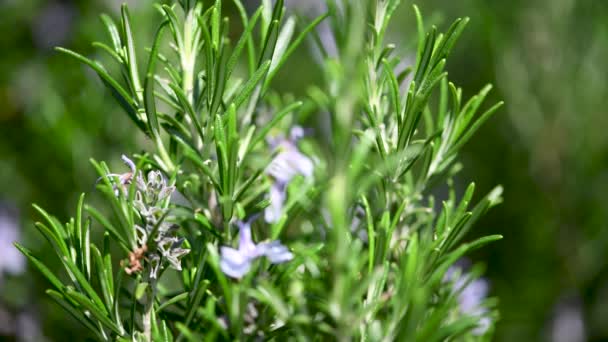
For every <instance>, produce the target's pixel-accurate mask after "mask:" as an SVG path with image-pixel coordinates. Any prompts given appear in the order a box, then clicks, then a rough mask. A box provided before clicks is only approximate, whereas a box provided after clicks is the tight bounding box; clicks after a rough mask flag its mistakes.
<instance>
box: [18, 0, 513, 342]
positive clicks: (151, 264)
mask: <svg viewBox="0 0 608 342" xmlns="http://www.w3.org/2000/svg"><path fill="white" fill-rule="evenodd" d="M398 4H399V1H397V0H386V1H369V2H360V3H358V2H348V3H340V4H338V3H335V2H330V3H329V4H328V9H329V12H328V13H327V14H325V15H322V16H320V17H318V18H317V19H315V20H314V21H312V22H311V23H310V24H309V25H307V26H305V27H304V28H302V30H301V31H300V32H299V33H298V34H297V35H296V34H295V31H296V20H295V17H293V16H288V14H287V13H286V10H285V8H284V6H283V1H277V2H276V4H275V5H274V6H271V4H270V1H263V3H262V6H261V7H260V8H259V9H258V10H257V11H255V12H254V13H253V14H252V15H251V16H249V15H248V14H247V12H246V11H245V9H244V7H243V5H242V4H241V3H240V2H239V1H238V0H235V6H236V8H237V10H238V11H239V13H240V16H241V20H242V27H243V31H242V33H241V35H240V37H238V39H237V40H236V44H232V43H231V35H230V32H231V31H230V28H231V26H230V23H229V20H228V17H225V16H224V14H223V12H222V11H223V6H225V4H223V2H222V1H220V0H217V1H215V3H213V4H206V5H203V3H201V2H194V1H180V2H179V5H173V6H169V5H158V6H157V7H156V8H157V9H158V12H159V13H160V15H161V16H162V18H161V20H160V24H159V25H158V28H157V30H156V34H155V36H154V39H153V43H152V47H151V48H150V49H149V50H148V56H147V58H143V60H146V61H147V64H146V65H145V67H144V68H143V69H145V70H146V71H145V75H144V77H143V78H142V77H141V76H140V68H139V67H138V62H141V61H142V57H141V56H142V55H144V54H143V53H140V51H139V50H138V48H137V44H136V42H137V40H136V39H135V38H134V34H133V27H132V25H131V19H130V15H129V12H128V10H127V7H126V6H123V7H122V10H121V20H120V22H119V23H118V24H116V23H115V22H114V20H113V19H111V18H110V17H109V16H103V17H102V20H103V23H104V24H105V26H106V28H107V30H108V32H109V35H110V40H111V46H108V45H106V44H104V43H95V44H94V45H95V46H96V47H99V48H101V49H102V50H104V51H106V52H108V53H109V55H110V57H112V60H113V62H115V63H117V64H118V72H117V74H118V75H120V76H121V77H117V76H113V75H111V73H110V72H109V71H108V70H112V69H111V68H108V67H105V66H103V65H102V64H101V63H100V62H98V61H95V60H92V59H89V58H87V57H84V56H83V55H81V54H78V53H76V52H73V51H70V50H67V49H63V48H58V50H59V51H61V52H64V53H66V54H67V55H69V56H72V57H74V58H75V59H76V60H78V61H80V62H82V63H84V64H86V65H87V66H89V67H91V68H92V69H93V70H94V71H95V73H96V74H97V75H98V76H99V77H100V78H101V80H102V81H103V84H104V85H105V86H106V87H107V88H108V89H109V91H110V93H111V94H112V95H113V97H114V98H115V99H116V100H117V102H118V103H119V104H120V106H121V107H122V109H124V111H125V112H126V114H127V115H128V117H129V118H130V119H131V121H132V122H133V123H134V124H135V125H134V127H135V128H137V129H139V130H140V131H141V132H143V133H144V134H145V135H146V136H147V137H149V138H150V140H151V142H152V145H150V151H148V153H144V154H140V155H135V157H136V159H137V165H134V164H133V163H132V162H131V161H130V160H129V159H128V158H126V157H125V158H124V159H123V160H125V162H126V163H127V165H128V166H129V167H130V168H131V170H130V172H126V173H118V174H117V173H111V172H110V170H109V168H108V167H107V165H106V164H105V163H103V162H101V163H98V162H95V161H92V164H93V166H94V168H95V169H96V170H97V172H98V174H99V176H100V179H99V182H98V185H97V190H98V191H99V194H101V195H102V196H103V197H104V201H105V202H106V204H107V208H104V209H96V208H95V207H94V206H92V205H89V204H87V203H85V201H84V195H83V196H81V197H80V200H79V202H78V205H77V212H76V218H75V219H72V220H70V221H69V222H68V223H66V224H61V223H60V222H59V221H58V220H57V219H56V218H54V217H53V216H51V215H49V214H48V213H46V212H45V211H44V210H42V209H40V208H38V207H36V209H37V210H38V211H39V212H40V214H41V215H42V216H43V217H44V219H45V222H43V223H38V224H37V225H36V227H37V228H38V230H39V231H40V233H41V234H42V235H43V236H44V237H45V238H46V239H47V240H48V242H49V243H50V244H51V245H52V246H53V247H54V250H55V252H56V254H57V257H58V259H59V260H60V261H61V263H62V266H63V268H64V270H65V273H66V274H67V276H68V279H67V281H66V282H64V281H63V280H62V279H60V278H59V277H57V276H56V275H55V274H53V272H51V271H50V270H49V268H48V267H47V266H45V263H44V262H42V261H41V260H39V259H38V258H36V257H35V256H34V255H33V254H32V253H31V252H30V251H29V250H28V249H26V248H25V247H22V246H18V248H19V249H20V250H21V251H22V252H23V253H24V254H25V255H26V256H27V257H28V258H29V259H30V261H31V262H32V263H33V264H34V265H35V266H36V267H37V268H38V269H39V271H40V272H41V273H42V274H43V275H44V276H45V277H46V278H47V279H48V280H49V282H50V283H51V285H53V286H54V289H52V290H49V291H48V292H47V293H48V294H49V296H51V298H53V299H54V300H55V301H56V302H57V303H58V304H60V305H61V306H62V307H63V308H64V309H65V310H66V311H67V312H69V313H70V314H71V315H72V316H73V317H74V318H76V319H77V320H78V321H79V322H81V323H82V324H83V325H84V326H86V327H87V328H88V329H89V330H90V331H91V333H92V334H93V336H94V337H95V338H96V339H98V340H119V341H120V340H133V341H152V340H154V341H157V340H158V341H173V340H176V341H183V340H189V341H200V340H203V339H205V340H216V339H226V340H235V339H236V340H249V339H252V340H254V339H258V338H263V339H278V340H283V339H287V338H292V337H296V338H298V339H303V340H308V339H331V340H333V339H336V340H350V339H364V340H374V341H376V340H399V341H401V340H406V341H409V340H421V341H435V340H446V339H455V338H461V337H463V338H466V339H474V340H478V339H479V340H487V339H489V338H490V337H491V335H492V331H493V328H492V323H488V326H486V327H485V329H483V331H481V332H479V329H478V328H479V327H480V326H482V323H481V322H482V320H485V319H490V318H492V319H494V318H495V316H496V312H495V311H494V310H493V308H492V305H491V304H492V303H491V301H489V302H487V303H485V304H483V305H482V306H483V309H482V310H481V311H479V312H477V313H472V312H467V311H466V310H465V309H463V308H462V307H460V306H459V300H458V297H459V296H460V295H462V294H463V293H464V292H465V288H464V287H459V286H455V285H454V284H455V283H458V281H455V280H453V279H450V278H449V277H447V274H448V273H449V269H452V268H453V266H454V265H455V264H456V262H457V261H458V260H459V259H461V258H462V257H463V256H464V255H465V254H467V253H469V252H470V251H472V250H474V249H477V248H479V247H482V246H484V245H486V244H487V243H489V242H492V241H495V240H498V239H500V238H501V236H499V235H492V236H486V237H481V238H479V239H476V240H473V241H470V242H466V243H465V242H462V239H463V238H464V237H465V234H466V233H467V232H468V231H469V230H470V229H471V228H472V226H473V225H474V224H475V223H476V222H477V221H478V220H479V218H480V217H481V216H482V215H483V214H484V213H485V212H486V211H487V210H488V209H489V208H491V207H492V206H494V205H496V204H498V203H500V201H501V193H502V188H501V187H497V188H495V189H494V190H492V191H491V192H490V193H489V194H487V195H486V196H485V197H483V198H482V199H481V200H480V201H479V202H478V203H477V204H476V205H472V202H473V201H472V197H473V190H474V186H473V185H471V186H469V188H468V189H467V191H466V192H465V194H464V195H463V196H462V198H461V199H460V200H458V199H457V196H456V194H455V190H454V188H453V186H452V183H451V179H452V177H453V176H454V175H455V174H456V173H457V172H458V170H459V164H457V163H456V162H455V160H456V157H457V153H458V151H459V149H460V148H461V147H462V146H463V145H464V144H465V143H466V142H467V141H468V140H469V139H470V138H471V136H472V134H474V133H475V132H476V130H477V129H478V128H479V127H480V125H481V124H483V123H484V122H485V121H486V120H487V119H488V118H489V117H490V116H491V115H492V114H493V113H494V112H495V111H496V109H497V108H498V106H500V103H499V104H497V105H494V106H492V107H490V108H489V109H487V110H486V111H485V112H484V113H482V114H481V115H478V114H477V112H478V110H479V109H480V107H481V105H482V102H483V100H484V98H485V97H486V95H487V93H488V91H489V89H490V88H489V87H486V88H484V89H482V90H481V91H480V93H479V94H478V95H476V96H474V97H472V98H471V99H470V100H469V101H467V102H465V103H464V105H462V102H463V99H462V91H461V90H460V89H459V88H457V87H456V86H455V85H454V84H452V83H450V82H448V81H447V73H446V72H445V71H444V68H445V65H446V59H447V58H448V57H449V54H450V51H451V49H452V47H453V45H454V43H455V41H456V40H457V39H458V37H459V36H460V34H461V33H462V31H463V29H464V26H465V25H466V23H467V21H468V20H467V19H464V20H460V19H459V20H456V21H455V22H454V24H452V25H451V26H450V27H449V28H448V30H447V31H446V33H444V34H442V33H438V30H437V29H436V28H435V27H433V28H431V29H430V30H429V31H428V32H427V31H425V29H424V27H425V26H424V23H423V21H422V16H421V14H420V12H419V11H418V9H417V8H416V7H414V12H415V16H416V19H417V23H418V28H419V40H418V52H417V55H416V63H415V65H414V66H413V67H412V68H411V69H409V70H407V71H406V72H403V73H399V74H397V73H396V71H395V69H396V66H397V65H398V64H399V63H400V62H401V61H402V58H401V57H399V56H398V54H397V53H396V51H395V48H394V46H392V45H385V43H384V40H385V31H386V28H387V25H388V23H389V20H390V18H391V17H392V15H393V13H394V11H395V10H396V8H397V6H398ZM369 18H374V19H373V20H369ZM321 23H327V25H329V28H330V31H331V32H332V34H333V35H334V37H335V41H336V42H337V50H338V52H339V53H338V55H337V56H329V55H327V54H326V52H322V56H321V59H322V61H323V62H322V65H321V68H322V71H323V75H324V80H325V82H324V83H323V84H320V85H315V86H311V88H310V90H309V94H310V96H309V97H308V98H306V99H302V100H300V101H293V100H292V99H289V98H282V97H281V96H280V95H278V94H276V93H275V92H273V90H272V86H273V83H272V81H273V78H274V77H275V76H276V75H278V73H279V72H281V71H280V70H281V67H282V66H284V65H286V60H287V58H288V57H289V56H290V55H292V54H293V53H294V52H295V51H296V49H297V48H298V46H299V45H300V44H301V43H302V42H304V38H305V36H306V35H309V34H313V35H314V34H316V32H315V28H316V27H317V25H320V24H321ZM167 32H170V35H168V34H166V33H167ZM322 38H323V37H316V40H317V41H320V40H322ZM138 56H140V57H139V58H138ZM242 60H244V61H243V63H244V64H245V68H244V69H245V70H240V69H239V68H238V66H239V63H240V62H241V61H242ZM159 66H160V67H162V68H163V70H162V71H159V70H158V69H159ZM410 71H411V81H409V82H407V89H406V91H405V92H402V90H401V87H402V85H403V84H404V82H406V78H407V77H408V75H409V73H410ZM435 102H436V103H435ZM264 106H268V107H270V109H271V110H270V114H268V113H266V112H265V111H264ZM303 108H306V109H307V110H308V111H310V112H316V113H319V114H318V116H321V115H327V116H328V117H329V125H328V127H325V128H327V130H328V131H329V132H330V134H329V136H328V137H326V141H327V142H328V144H327V145H326V146H323V147H324V148H323V149H321V148H320V145H321V144H322V143H320V142H315V141H314V139H312V138H311V137H310V136H305V137H294V136H292V137H290V138H289V139H288V138H286V136H287V135H288V133H287V132H288V131H290V130H289V128H290V126H296V123H297V122H299V121H300V120H299V117H298V115H299V114H301V112H300V111H301V110H302V109H303ZM277 132H279V133H277ZM293 132H297V131H295V130H294V129H292V130H291V131H290V133H289V134H291V135H294V133H293ZM281 134H282V135H283V136H282V137H281ZM299 138H303V143H302V148H301V150H303V151H305V152H306V153H302V152H301V151H300V147H299V146H298V145H297V144H296V142H297V140H298V139H299ZM273 140H274V141H278V143H276V144H275V145H276V146H273ZM265 142H266V144H265ZM306 144H308V146H312V147H311V148H309V149H305V147H306ZM319 150H322V151H323V152H320V153H319V152H316V151H319ZM309 152H310V153H309ZM285 164H286V165H285ZM308 164H310V165H313V164H314V169H315V170H314V171H313V170H310V174H308V173H309V171H308V168H307V167H306V166H307V165H308ZM276 167H280V168H279V169H278V171H277V169H276ZM144 172H145V173H144ZM145 174H147V177H144V175H145ZM161 174H162V176H161ZM283 177H285V178H286V179H287V180H285V179H283ZM446 183H447V187H448V188H449V192H450V194H449V198H447V199H446V200H445V201H443V202H442V207H441V208H439V207H436V206H435V197H436V196H434V195H433V191H434V189H436V186H437V185H438V184H440V185H444V184H446ZM273 191H274V193H276V192H277V191H278V192H280V195H282V196H284V197H286V201H285V202H284V203H283V202H281V203H279V202H278V199H277V197H276V196H275V197H273ZM267 193H269V195H267ZM277 205H279V211H280V217H279V218H278V220H276V221H272V220H269V219H268V217H267V216H265V220H264V221H266V222H261V221H262V220H261V219H260V220H257V221H255V223H252V222H253V221H252V217H256V215H257V214H259V213H261V212H262V211H264V212H267V211H269V210H273V209H274V208H275V207H276V206H277ZM105 209H109V210H105ZM358 215H359V216H364V220H361V219H360V218H359V217H358ZM243 222H247V223H245V224H244V223H243ZM233 224H236V225H238V226H239V232H240V234H239V235H238V239H237V236H236V235H235V234H233V230H232V226H233ZM244 225H247V227H246V228H243V226H244ZM361 227H363V232H364V235H360V234H358V233H357V231H358V230H359V229H360V228H361ZM251 230H253V232H254V234H253V236H254V237H255V238H256V239H255V240H257V241H263V240H264V238H272V239H275V238H277V237H282V240H283V241H284V242H285V243H286V244H287V245H289V247H290V249H291V251H292V252H289V251H287V250H285V251H283V250H282V248H284V246H283V245H281V244H280V243H278V241H272V242H260V243H258V244H255V243H254V242H253V240H252V236H251ZM93 231H96V232H101V231H102V232H103V234H102V235H103V240H101V242H100V243H97V242H96V241H93V240H92V239H91V232H93ZM246 233H248V234H249V236H246V235H245V234H246ZM142 234H143V235H142ZM236 241H239V249H233V248H229V247H226V246H232V245H234V244H235V243H236ZM96 243H97V244H96ZM98 245H100V246H101V248H100V247H98ZM182 246H183V248H182ZM230 250H232V252H233V253H237V254H238V255H239V256H240V257H241V258H244V259H246V261H245V262H244V264H245V266H243V267H246V270H245V271H244V272H242V273H243V274H242V277H235V276H234V275H232V274H231V273H230V272H228V271H227V270H229V269H228V268H227V267H234V268H238V267H237V266H239V265H237V266H226V265H227V264H229V262H230V260H228V259H229V256H228V253H229V251H230ZM278 250H280V251H283V257H285V258H286V259H285V260H281V261H276V260H275V259H273V258H277V254H276V253H279V252H277V251H278ZM273 253H275V254H273ZM262 255H264V256H266V257H267V259H268V260H265V259H262V260H258V258H259V257H261V256H262ZM288 259H291V260H289V261H288ZM284 261H288V262H286V263H284V264H281V265H275V264H279V263H283V262H284ZM169 266H170V267H171V268H172V269H170V268H169ZM240 266H242V265H240ZM232 271H234V272H236V271H235V270H234V269H233V270H232ZM475 276H477V275H475ZM475 276H470V277H465V276H463V279H464V278H466V282H467V283H470V282H472V281H475V280H474V278H475ZM231 278H237V279H238V280H235V279H231ZM478 300H479V301H481V299H478ZM480 305H481V304H480Z"/></svg>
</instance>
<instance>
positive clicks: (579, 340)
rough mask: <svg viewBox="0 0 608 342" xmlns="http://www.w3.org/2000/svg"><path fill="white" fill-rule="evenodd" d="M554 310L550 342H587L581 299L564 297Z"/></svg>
mask: <svg viewBox="0 0 608 342" xmlns="http://www.w3.org/2000/svg"><path fill="white" fill-rule="evenodd" d="M554 310H555V311H554V313H553V319H552V320H551V327H550V328H551V329H550V331H549V332H550V338H549V339H548V340H549V341H551V342H583V341H587V332H586V329H585V319H584V318H585V317H584V315H583V308H582V304H581V300H580V298H578V297H564V298H562V299H560V300H559V302H558V303H557V305H556V306H555V309H554Z"/></svg>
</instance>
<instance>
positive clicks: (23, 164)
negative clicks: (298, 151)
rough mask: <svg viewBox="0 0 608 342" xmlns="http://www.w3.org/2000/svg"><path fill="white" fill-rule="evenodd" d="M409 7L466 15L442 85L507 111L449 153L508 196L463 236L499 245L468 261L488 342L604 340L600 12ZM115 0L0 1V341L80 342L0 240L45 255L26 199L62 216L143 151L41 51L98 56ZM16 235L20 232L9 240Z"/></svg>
mask: <svg viewBox="0 0 608 342" xmlns="http://www.w3.org/2000/svg"><path fill="white" fill-rule="evenodd" d="M309 1H312V0H302V1H300V2H299V3H300V4H303V3H307V4H309ZM250 2H253V1H250ZM296 2H297V1H291V3H296ZM148 4H149V3H148V2H146V1H131V2H130V8H131V10H132V16H133V18H134V24H135V29H136V31H135V35H136V37H138V38H140V39H139V40H140V43H141V44H142V47H143V45H146V44H149V42H150V39H151V36H152V32H153V30H154V28H155V25H156V22H155V21H156V20H157V19H158V17H157V16H156V13H155V12H154V10H153V9H152V8H151V6H149V5H148ZM410 4H411V3H410V2H407V1H403V4H402V6H401V8H400V10H399V15H398V16H397V17H396V18H395V19H394V20H393V24H392V27H391V33H390V35H389V41H390V42H392V43H395V44H396V45H397V46H398V48H399V49H400V50H401V51H402V52H403V53H405V54H408V51H413V49H414V45H413V44H414V39H415V32H414V31H413V30H414V27H415V25H414V17H413V12H412V10H411V7H410ZM417 4H418V5H419V6H420V8H421V10H422V12H423V14H425V17H426V20H427V22H429V23H434V24H436V25H437V26H439V27H441V28H445V27H446V26H447V25H448V24H449V22H451V21H452V20H453V19H455V18H456V17H462V16H469V17H470V18H471V22H470V24H469V27H468V28H467V30H465V33H464V34H463V36H462V38H461V40H460V42H459V43H458V44H457V46H456V49H455V51H454V53H453V55H452V56H451V58H450V59H449V60H448V70H449V73H450V80H452V81H453V82H455V83H456V84H457V85H460V86H462V87H463V90H464V94H465V95H466V96H467V97H469V96H471V95H473V94H474V93H475V92H476V91H478V90H479V89H480V88H481V87H482V86H483V85H484V84H486V83H488V82H490V83H493V84H494V85H495V91H493V93H492V98H491V99H490V101H494V102H496V101H498V100H500V99H504V100H505V101H506V106H504V107H503V109H501V110H500V112H499V114H498V115H497V116H495V117H494V118H493V119H492V120H490V122H489V123H487V124H486V126H485V127H484V129H482V130H481V131H480V132H479V134H478V135H477V136H476V137H474V138H473V140H472V142H471V143H469V144H468V145H467V146H466V148H465V150H464V151H463V153H462V154H461V160H462V161H463V164H464V170H463V172H462V173H461V174H460V176H459V178H458V183H457V184H459V187H460V188H461V189H462V188H464V186H465V185H466V183H468V182H469V181H475V182H476V183H477V185H478V194H482V193H485V192H487V191H489V190H490V189H491V188H492V186H494V185H495V184H499V183H500V184H503V185H504V187H505V189H506V192H505V201H504V203H503V204H502V205H501V206H499V207H497V208H496V209H493V210H492V211H491V212H490V213H489V214H488V215H487V216H486V217H485V218H484V219H483V220H482V222H481V223H480V224H479V225H478V226H477V230H475V231H474V232H473V234H474V235H481V234H490V233H492V234H493V233H500V234H503V235H504V237H505V238H504V239H503V240H502V241H500V242H498V243H495V244H493V245H491V246H489V247H487V248H484V249H483V250H481V251H479V252H477V253H476V254H475V255H473V256H472V259H473V260H475V261H483V262H484V263H485V264H486V266H487V272H486V274H487V277H488V278H489V279H490V282H491V286H492V290H491V291H492V295H496V296H498V297H499V299H500V302H499V309H500V311H501V320H500V322H499V324H498V326H497V335H496V340H497V341H514V340H520V341H560V342H569V341H586V340H589V341H605V340H608V210H607V209H608V208H607V205H606V201H605V197H606V196H607V194H608V134H607V131H608V86H607V83H606V82H607V81H606V80H608V67H607V66H606V62H607V61H608V1H601V0H595V1H594V0H578V1H577V0H534V1H523V0H514V1H501V0H485V1H482V0H463V1H451V0H425V1H418V2H417ZM119 5H120V1H118V0H92V1H91V0H90V1H42V0H38V1H34V0H0V32H2V33H1V34H0V47H1V48H2V53H1V54H0V240H5V241H4V242H3V241H0V340H3V339H8V340H11V339H17V340H19V339H21V340H32V341H39V340H43V337H42V336H45V338H46V339H48V340H52V341H60V340H66V339H68V338H73V339H76V340H82V339H83V336H86V335H84V331H83V329H82V328H81V327H80V326H79V325H78V324H77V323H76V322H73V321H71V320H70V319H69V318H66V315H65V314H64V312H63V311H61V310H60V308H59V307H57V306H55V305H54V304H53V303H51V302H50V301H49V300H48V299H47V298H46V296H45V295H44V289H45V288H46V287H47V284H46V283H45V282H44V281H43V280H42V278H41V277H40V276H39V275H38V274H37V273H36V272H28V273H23V272H22V271H23V269H22V268H23V267H21V266H19V265H17V266H16V267H12V268H11V267H10V264H9V262H10V261H11V260H16V259H18V257H15V255H14V254H13V253H12V252H10V251H9V248H10V245H9V244H7V243H6V240H7V239H18V240H20V241H23V242H25V244H27V245H28V246H30V247H32V249H33V250H35V251H36V252H37V253H38V254H39V255H51V253H52V251H50V250H49V248H48V247H47V245H46V244H45V242H44V241H42V239H41V237H39V236H38V235H37V234H36V232H35V229H34V227H33V221H34V220H36V219H37V217H35V215H34V212H33V210H32V209H31V205H30V204H31V203H33V202H35V203H37V204H39V205H41V206H42V207H44V208H46V209H47V210H48V211H50V212H52V213H53V214H55V215H56V216H57V217H59V218H60V219H61V220H66V219H67V218H68V217H69V215H71V213H72V211H73V208H74V205H75V201H76V196H77V195H78V194H79V193H80V192H83V191H84V192H90V191H91V190H92V189H93V186H94V182H95V178H96V177H95V174H94V172H93V169H92V168H91V167H90V164H89V162H88V159H89V158H90V157H93V158H95V159H97V160H107V161H109V162H110V163H111V165H115V166H117V167H118V166H119V165H120V161H119V156H120V154H121V153H123V152H137V151H139V150H141V148H142V147H141V146H144V145H145V143H146V141H145V139H144V138H143V137H142V136H141V135H139V134H133V132H134V131H135V129H134V127H133V126H132V124H131V123H130V122H129V121H128V120H127V119H126V116H124V115H123V114H122V113H121V112H120V109H119V108H118V106H117V105H116V104H115V103H114V101H113V100H112V99H111V98H110V97H109V96H108V93H107V92H106V91H105V90H104V88H103V86H102V84H101V82H100V81H99V80H98V79H97V77H96V76H95V75H94V74H93V73H92V72H91V71H90V70H87V69H86V68H85V67H83V66H82V65H79V64H77V63H76V62H74V61H72V60H70V59H68V58H66V57H65V56H62V55H59V54H57V53H55V52H54V51H53V49H52V47H53V46H57V45H61V46H66V47H69V48H71V49H74V50H77V51H79V52H81V53H83V54H85V55H88V56H95V57H98V58H102V59H103V58H104V57H102V56H101V55H100V52H99V51H97V50H95V49H94V48H93V47H92V46H91V44H90V42H91V41H93V40H106V39H107V36H106V34H105V32H104V31H103V26H102V24H101V22H100V21H99V19H98V14H99V13H100V12H106V13H109V14H111V15H113V16H116V15H117V13H118V8H119ZM237 28H238V27H237ZM410 54H411V52H410ZM309 59H310V57H309V56H307V55H306V54H305V53H301V54H295V55H294V58H293V59H292V60H291V61H290V62H289V63H288V64H287V65H286V66H285V70H289V72H288V73H286V72H283V73H282V74H281V75H279V77H278V78H277V80H276V81H275V88H276V89H281V92H291V93H294V94H296V95H298V96H304V95H305V94H306V85H307V84H310V82H318V81H319V80H320V77H319V71H318V69H317V67H315V65H314V63H310V61H309ZM490 101H488V103H490ZM13 226H16V227H20V228H19V230H18V231H17V232H18V233H19V234H20V236H14V237H13V235H10V234H8V233H7V232H8V231H9V230H10V227H13ZM471 238H473V236H471ZM16 262H18V261H16ZM16 335H17V337H16ZM18 336H20V337H18Z"/></svg>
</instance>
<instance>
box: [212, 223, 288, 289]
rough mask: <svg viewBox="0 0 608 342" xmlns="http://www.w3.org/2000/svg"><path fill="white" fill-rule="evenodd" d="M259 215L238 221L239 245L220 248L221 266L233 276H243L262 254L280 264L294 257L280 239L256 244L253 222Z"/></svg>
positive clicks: (272, 261) (226, 272)
mask: <svg viewBox="0 0 608 342" xmlns="http://www.w3.org/2000/svg"><path fill="white" fill-rule="evenodd" d="M256 217H257V216H254V217H252V218H250V219H249V220H248V221H246V222H242V221H237V223H236V225H237V226H238V227H239V247H238V249H234V248H231V247H226V246H222V247H221V248H220V254H221V256H220V268H221V269H222V272H224V273H225V274H226V275H228V276H229V277H232V278H237V279H238V278H242V277H243V276H244V275H245V274H247V272H249V269H250V268H251V263H252V262H253V261H254V260H255V259H257V258H260V257H262V256H265V257H267V258H268V259H269V260H270V262H271V263H273V264H279V263H283V262H287V261H289V260H291V259H293V254H292V253H291V252H290V251H289V249H287V247H285V246H283V245H282V244H281V242H279V241H278V240H275V241H270V242H262V243H259V244H257V245H256V244H255V243H254V242H253V239H252V238H251V222H252V221H253V220H255V218H256Z"/></svg>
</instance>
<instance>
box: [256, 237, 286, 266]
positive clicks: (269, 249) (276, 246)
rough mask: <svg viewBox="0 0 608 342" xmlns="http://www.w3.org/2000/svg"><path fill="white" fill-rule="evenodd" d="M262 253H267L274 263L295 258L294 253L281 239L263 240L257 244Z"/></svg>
mask: <svg viewBox="0 0 608 342" xmlns="http://www.w3.org/2000/svg"><path fill="white" fill-rule="evenodd" d="M257 249H258V252H259V254H260V255H265V256H266V257H267V258H268V260H270V262H271V263H273V264H280V263H283V262H287V261H290V260H291V259H293V254H292V253H291V252H290V251H289V249H288V248H287V247H285V246H284V245H282V244H281V242H280V241H277V240H275V241H271V242H263V243H260V244H259V245H258V246H257Z"/></svg>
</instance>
